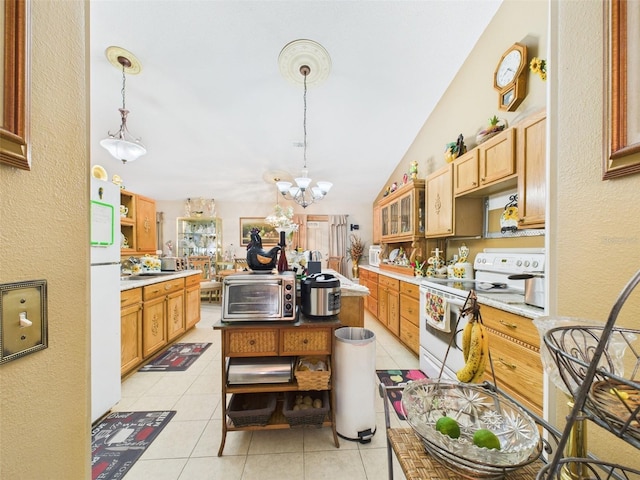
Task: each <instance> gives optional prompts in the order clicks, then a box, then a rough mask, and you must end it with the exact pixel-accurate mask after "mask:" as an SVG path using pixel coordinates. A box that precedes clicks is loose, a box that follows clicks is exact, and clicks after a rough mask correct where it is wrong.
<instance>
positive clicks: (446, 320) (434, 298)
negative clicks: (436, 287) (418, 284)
mask: <svg viewBox="0 0 640 480" xmlns="http://www.w3.org/2000/svg"><path fill="white" fill-rule="evenodd" d="M424 295H425V303H424V305H425V306H424V315H425V318H426V320H427V324H429V325H430V326H432V327H433V328H437V329H438V330H442V331H443V332H450V331H451V322H450V316H449V308H450V307H449V302H447V299H446V298H444V297H443V296H442V295H438V294H437V293H432V292H426V293H425V294H424Z"/></svg>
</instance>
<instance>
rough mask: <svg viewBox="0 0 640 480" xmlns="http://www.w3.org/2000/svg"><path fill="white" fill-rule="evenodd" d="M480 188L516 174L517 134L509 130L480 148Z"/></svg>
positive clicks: (511, 129)
mask: <svg viewBox="0 0 640 480" xmlns="http://www.w3.org/2000/svg"><path fill="white" fill-rule="evenodd" d="M478 165H479V168H478V173H479V176H480V187H486V186H487V185H491V184H494V183H496V182H500V181H503V180H505V179H506V178H508V177H511V176H513V175H515V174H516V159H515V132H514V129H513V128H508V129H506V130H505V131H503V132H501V133H499V134H498V135H496V136H495V137H493V138H490V139H489V140H487V141H486V142H485V143H483V144H481V145H480V146H479V147H478Z"/></svg>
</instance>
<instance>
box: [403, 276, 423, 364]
mask: <svg viewBox="0 0 640 480" xmlns="http://www.w3.org/2000/svg"><path fill="white" fill-rule="evenodd" d="M400 341H402V343H404V344H405V345H406V346H407V347H409V348H410V349H411V350H412V351H413V352H414V353H416V354H418V352H419V350H420V287H419V286H418V285H414V284H413V283H408V282H402V281H401V282H400Z"/></svg>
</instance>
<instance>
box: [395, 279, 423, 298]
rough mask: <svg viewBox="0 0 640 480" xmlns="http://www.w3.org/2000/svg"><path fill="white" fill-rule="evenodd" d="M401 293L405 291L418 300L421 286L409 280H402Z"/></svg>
mask: <svg viewBox="0 0 640 480" xmlns="http://www.w3.org/2000/svg"><path fill="white" fill-rule="evenodd" d="M400 293H404V294H405V295H408V296H410V297H413V298H415V299H416V300H419V299H420V286H419V285H414V284H413V283H409V282H400Z"/></svg>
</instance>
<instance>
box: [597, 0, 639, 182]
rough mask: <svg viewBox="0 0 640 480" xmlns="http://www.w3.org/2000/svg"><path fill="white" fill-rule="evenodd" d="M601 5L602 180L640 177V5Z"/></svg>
mask: <svg viewBox="0 0 640 480" xmlns="http://www.w3.org/2000/svg"><path fill="white" fill-rule="evenodd" d="M604 4H605V20H606V22H607V23H606V27H607V28H606V34H605V42H606V44H605V48H604V51H605V55H606V57H605V62H604V65H605V69H606V70H605V72H604V74H605V79H606V80H607V81H606V82H605V84H606V92H605V93H606V97H605V98H606V100H607V101H606V102H605V109H606V110H605V114H604V115H603V117H604V119H605V125H604V131H605V132H606V138H607V140H606V142H605V145H604V162H603V175H602V177H603V179H605V180H607V179H611V178H616V177H621V176H624V175H630V174H633V173H640V34H639V32H640V2H628V1H626V0H607V1H606V2H604Z"/></svg>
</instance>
